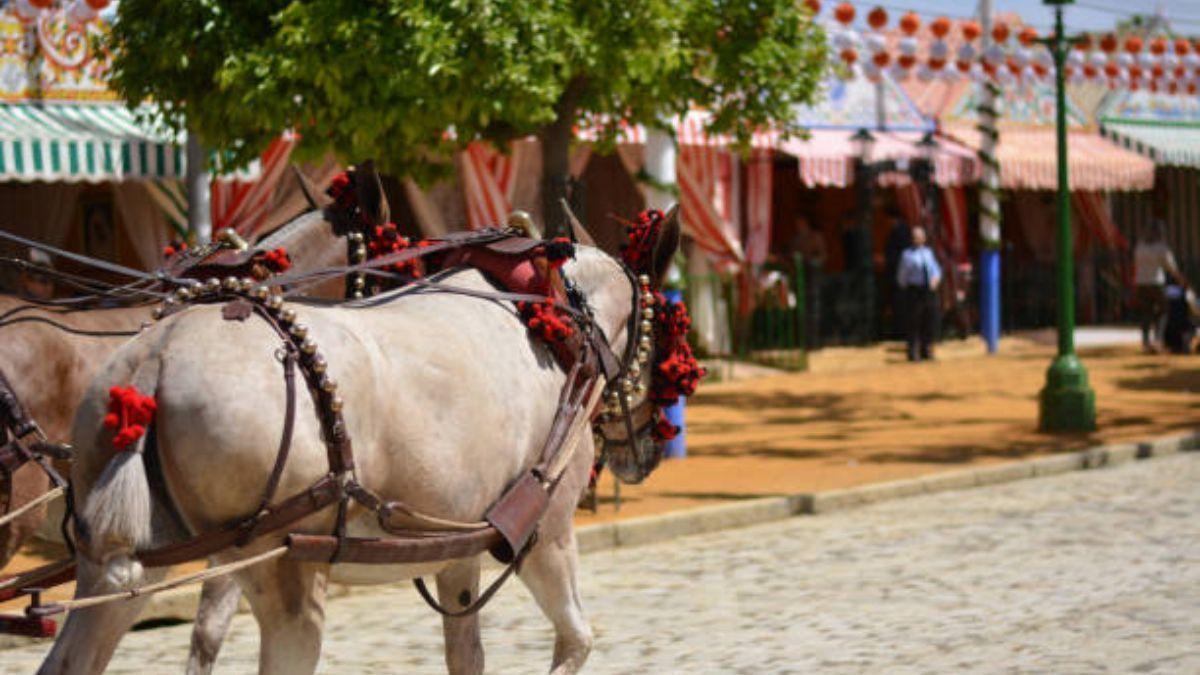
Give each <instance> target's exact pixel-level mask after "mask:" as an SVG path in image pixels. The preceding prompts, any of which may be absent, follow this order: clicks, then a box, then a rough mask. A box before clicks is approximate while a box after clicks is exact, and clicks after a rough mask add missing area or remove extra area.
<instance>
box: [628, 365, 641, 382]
mask: <svg viewBox="0 0 1200 675" xmlns="http://www.w3.org/2000/svg"><path fill="white" fill-rule="evenodd" d="M641 374H642V364H640V363H638V362H637V361H634V362H633V363H631V364H629V377H631V378H633V379H637V378H638V377H639V376H640V375H641Z"/></svg>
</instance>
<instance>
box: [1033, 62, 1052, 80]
mask: <svg viewBox="0 0 1200 675" xmlns="http://www.w3.org/2000/svg"><path fill="white" fill-rule="evenodd" d="M1033 72H1035V73H1037V76H1038V77H1045V76H1047V75H1049V74H1050V69H1049V68H1047V67H1046V64H1044V63H1040V62H1038V61H1034V62H1033Z"/></svg>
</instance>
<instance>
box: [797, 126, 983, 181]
mask: <svg viewBox="0 0 1200 675" xmlns="http://www.w3.org/2000/svg"><path fill="white" fill-rule="evenodd" d="M854 133H855V132H853V131H846V130H832V129H816V130H813V131H811V132H810V134H809V137H808V138H789V139H787V140H785V141H783V142H782V144H781V146H780V150H782V151H783V152H785V153H787V154H789V155H792V156H793V157H795V158H797V160H798V161H799V165H800V180H801V182H802V183H803V184H804V185H806V186H808V187H838V188H844V187H848V186H850V185H853V184H854V159H855V153H856V150H855V148H854V143H853V141H852V140H851V137H852V136H853V135H854ZM872 136H874V137H875V144H874V146H873V148H872V154H871V159H872V161H882V160H893V161H895V162H897V164H907V163H911V162H912V161H913V160H915V159H917V158H918V157H920V155H921V152H920V147H919V146H918V142H919V141H920V140H921V138H922V136H923V134H921V133H920V132H917V131H874V132H872ZM937 143H938V145H937V148H936V150H934V152H933V167H934V182H935V183H937V184H938V185H940V186H942V187H951V186H957V185H966V184H970V183H974V182H975V181H976V180H978V178H979V162H978V160H976V159H975V155H974V153H973V152H972V151H971V150H970V149H968V148H966V147H964V146H962V145H960V144H958V143H956V142H954V141H953V140H950V139H948V138H942V137H938V138H937ZM910 180H911V178H910V176H909V173H908V171H905V170H900V171H895V172H891V173H887V174H884V175H883V176H881V177H880V179H879V182H880V183H881V184H884V185H903V184H905V183H908V182H909V181H910Z"/></svg>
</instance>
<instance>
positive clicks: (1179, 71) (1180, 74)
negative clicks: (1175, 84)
mask: <svg viewBox="0 0 1200 675" xmlns="http://www.w3.org/2000/svg"><path fill="white" fill-rule="evenodd" d="M1171 73H1172V74H1173V75H1175V77H1177V78H1179V79H1181V80H1182V79H1183V78H1185V77H1187V68H1186V67H1185V66H1175V70H1173V71H1171Z"/></svg>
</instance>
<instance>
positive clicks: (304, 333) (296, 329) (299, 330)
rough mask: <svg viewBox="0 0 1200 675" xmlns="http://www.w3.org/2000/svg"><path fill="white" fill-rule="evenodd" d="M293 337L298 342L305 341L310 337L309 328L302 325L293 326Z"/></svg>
mask: <svg viewBox="0 0 1200 675" xmlns="http://www.w3.org/2000/svg"><path fill="white" fill-rule="evenodd" d="M292 337H294V338H296V339H297V340H303V339H304V338H306V337H308V326H305V325H304V324H302V323H298V324H296V325H294V326H292Z"/></svg>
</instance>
